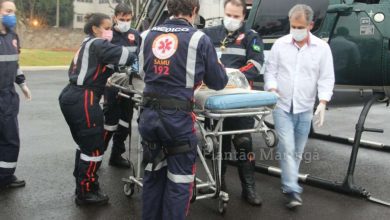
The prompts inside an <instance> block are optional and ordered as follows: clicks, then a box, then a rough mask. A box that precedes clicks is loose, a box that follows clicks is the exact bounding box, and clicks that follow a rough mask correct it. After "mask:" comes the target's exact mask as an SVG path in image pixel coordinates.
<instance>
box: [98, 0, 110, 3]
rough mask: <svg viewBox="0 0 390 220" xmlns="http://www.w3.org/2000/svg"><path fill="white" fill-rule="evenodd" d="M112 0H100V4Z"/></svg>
mask: <svg viewBox="0 0 390 220" xmlns="http://www.w3.org/2000/svg"><path fill="white" fill-rule="evenodd" d="M108 1H110V0H99V4H107V3H108Z"/></svg>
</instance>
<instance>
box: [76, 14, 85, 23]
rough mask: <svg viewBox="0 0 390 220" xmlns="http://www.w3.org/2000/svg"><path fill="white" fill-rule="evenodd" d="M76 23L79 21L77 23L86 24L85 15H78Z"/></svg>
mask: <svg viewBox="0 0 390 220" xmlns="http://www.w3.org/2000/svg"><path fill="white" fill-rule="evenodd" d="M76 21H77V22H84V15H82V14H77V15H76Z"/></svg>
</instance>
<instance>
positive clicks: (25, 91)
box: [19, 83, 32, 101]
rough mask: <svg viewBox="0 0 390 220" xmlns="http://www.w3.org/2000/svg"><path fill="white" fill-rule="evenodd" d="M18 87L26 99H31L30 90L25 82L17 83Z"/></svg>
mask: <svg viewBox="0 0 390 220" xmlns="http://www.w3.org/2000/svg"><path fill="white" fill-rule="evenodd" d="M19 87H20V89H21V90H22V92H23V95H24V97H25V98H26V100H27V101H31V99H32V97H31V91H30V89H29V88H28V87H27V85H26V84H25V83H23V84H20V85H19Z"/></svg>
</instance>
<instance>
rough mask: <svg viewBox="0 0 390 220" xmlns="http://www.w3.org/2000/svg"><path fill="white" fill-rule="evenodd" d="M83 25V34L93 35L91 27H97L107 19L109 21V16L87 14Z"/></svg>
mask: <svg viewBox="0 0 390 220" xmlns="http://www.w3.org/2000/svg"><path fill="white" fill-rule="evenodd" d="M84 19H85V22H86V23H85V25H84V33H86V34H89V35H93V29H92V27H93V26H96V27H99V26H100V25H101V24H102V22H103V20H105V19H108V20H110V19H111V18H110V16H108V15H106V14H103V13H92V14H87V15H86V16H85V18H84Z"/></svg>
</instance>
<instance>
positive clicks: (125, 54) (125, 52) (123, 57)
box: [118, 47, 130, 66]
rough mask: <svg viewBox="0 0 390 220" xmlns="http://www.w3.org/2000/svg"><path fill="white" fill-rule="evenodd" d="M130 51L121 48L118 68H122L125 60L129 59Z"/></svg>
mask: <svg viewBox="0 0 390 220" xmlns="http://www.w3.org/2000/svg"><path fill="white" fill-rule="evenodd" d="M129 54H130V51H129V50H128V49H127V48H126V47H122V55H121V58H120V59H119V63H118V65H119V66H123V65H125V64H126V61H127V59H128V58H129Z"/></svg>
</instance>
